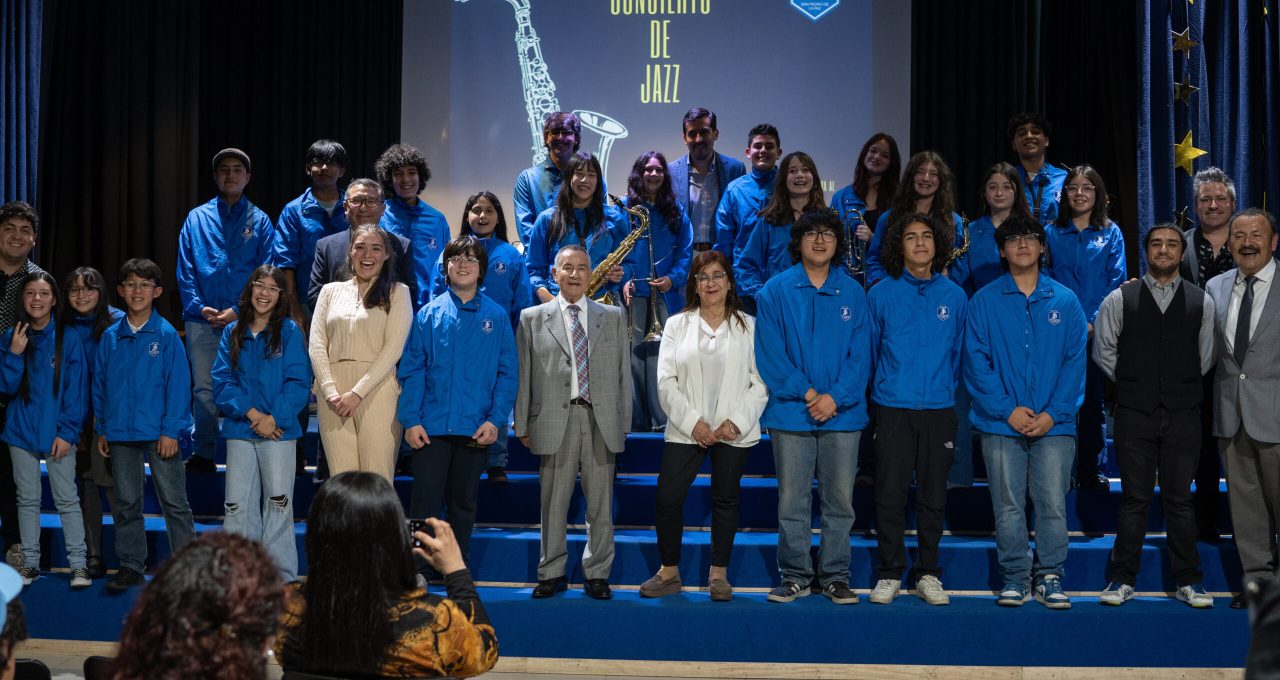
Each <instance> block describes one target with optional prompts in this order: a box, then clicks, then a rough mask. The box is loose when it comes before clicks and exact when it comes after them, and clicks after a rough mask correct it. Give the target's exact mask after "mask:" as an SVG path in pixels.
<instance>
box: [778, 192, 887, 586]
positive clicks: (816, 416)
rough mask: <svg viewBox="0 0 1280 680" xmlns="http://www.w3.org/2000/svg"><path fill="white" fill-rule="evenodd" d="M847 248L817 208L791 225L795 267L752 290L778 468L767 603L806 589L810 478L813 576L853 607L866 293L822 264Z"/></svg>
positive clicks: (866, 360) (866, 365)
mask: <svg viewBox="0 0 1280 680" xmlns="http://www.w3.org/2000/svg"><path fill="white" fill-rule="evenodd" d="M847 247H848V244H847V243H846V242H845V236H844V230H843V229H842V228H841V225H840V222H839V219H838V218H837V217H836V214H835V213H834V212H832V211H830V210H828V209H827V208H826V207H825V206H824V207H823V208H822V209H821V210H813V211H810V212H806V213H804V214H803V215H801V216H800V219H799V220H797V221H796V224H795V226H794V227H792V228H791V245H790V246H789V248H790V251H791V259H792V261H794V262H795V263H796V264H795V265H793V266H792V267H791V268H790V269H787V270H785V271H783V272H781V273H780V274H778V275H777V276H775V277H773V278H771V279H769V282H768V283H766V284H765V285H764V288H762V289H761V290H760V295H759V296H758V297H757V301H758V304H759V311H760V314H759V316H758V317H757V320H756V364H757V366H758V367H759V369H760V376H761V377H762V378H764V382H765V385H767V386H768V388H769V403H768V404H767V405H766V406H765V409H764V415H763V417H762V418H761V421H760V422H761V424H763V425H765V426H766V427H768V428H769V435H770V436H771V437H772V438H773V460H774V465H775V467H776V468H777V474H778V570H779V571H780V572H781V574H782V583H781V585H779V586H778V587H777V588H774V589H773V590H771V591H769V595H768V600H769V601H770V602H791V601H793V600H795V599H796V598H797V597H804V596H806V595H808V594H809V593H810V592H811V591H810V584H811V582H812V581H813V579H814V577H815V573H814V565H813V560H811V559H810V558H809V545H810V541H811V538H810V528H811V526H812V524H811V522H812V519H811V513H812V509H813V504H812V493H813V491H812V487H813V479H814V477H815V476H816V477H817V478H818V492H819V495H820V496H821V501H822V545H821V547H820V548H819V549H818V569H817V574H816V577H817V579H818V582H819V583H820V584H821V586H822V594H823V595H825V596H826V597H827V598H829V599H830V600H831V601H832V602H835V603H836V604H855V603H857V602H858V596H857V594H855V593H854V592H853V591H852V590H850V589H849V559H850V554H851V553H850V549H849V530H850V529H852V528H853V477H854V472H855V471H856V469H857V464H858V440H859V438H860V435H861V431H862V429H863V428H865V427H866V426H867V404H866V392H867V377H868V374H869V373H870V368H871V359H870V343H869V342H868V338H869V337H870V333H869V325H870V322H869V321H868V319H867V297H866V293H864V292H863V291H862V286H861V285H859V284H858V282H856V281H854V280H853V279H852V278H850V276H849V275H848V273H846V272H845V269H844V268H843V267H832V266H831V262H832V261H833V260H835V259H837V258H838V257H840V256H841V254H842V253H843V252H844V249H845V248H847Z"/></svg>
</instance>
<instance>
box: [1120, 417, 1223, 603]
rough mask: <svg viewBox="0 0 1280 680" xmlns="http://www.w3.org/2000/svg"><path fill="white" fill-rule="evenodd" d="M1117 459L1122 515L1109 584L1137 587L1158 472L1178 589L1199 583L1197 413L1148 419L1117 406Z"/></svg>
mask: <svg viewBox="0 0 1280 680" xmlns="http://www.w3.org/2000/svg"><path fill="white" fill-rule="evenodd" d="M1116 458H1117V462H1118V463H1119V464H1120V485H1121V489H1122V493H1121V498H1120V516H1119V519H1118V520H1117V522H1116V542H1115V545H1114V547H1112V549H1111V561H1112V564H1113V565H1114V573H1113V575H1112V578H1111V580H1112V581H1117V582H1119V583H1125V584H1128V585H1134V584H1135V583H1136V581H1137V577H1138V566H1139V563H1140V561H1141V557H1142V541H1143V539H1144V538H1145V537H1146V533H1147V508H1148V506H1149V505H1150V504H1151V497H1152V496H1153V495H1155V485H1156V471H1157V470H1159V471H1160V498H1161V501H1162V503H1163V504H1164V522H1165V531H1166V532H1167V533H1168V545H1169V555H1170V558H1171V559H1172V561H1173V577H1174V579H1175V580H1176V581H1177V584H1178V586H1179V587H1181V586H1186V585H1191V584H1193V583H1199V582H1200V581H1201V580H1202V578H1203V575H1202V574H1201V572H1200V554H1199V553H1198V552H1196V515H1195V509H1194V508H1193V507H1192V505H1191V479H1192V478H1193V477H1194V476H1195V473H1196V467H1197V466H1198V464H1199V459H1200V413H1199V409H1188V410H1184V411H1172V412H1170V411H1168V410H1166V409H1165V408H1164V407H1159V408H1157V409H1156V411H1155V413H1152V414H1150V415H1148V414H1145V413H1142V412H1141V411H1138V410H1135V409H1132V408H1125V407H1121V406H1118V407H1116Z"/></svg>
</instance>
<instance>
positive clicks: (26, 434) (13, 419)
mask: <svg viewBox="0 0 1280 680" xmlns="http://www.w3.org/2000/svg"><path fill="white" fill-rule="evenodd" d="M56 327H57V323H56V322H54V321H52V320H51V321H50V322H49V325H48V326H45V328H44V330H39V331H37V330H28V331H27V351H28V352H31V351H34V352H35V354H34V355H33V356H32V357H31V376H30V379H29V380H28V381H27V398H26V399H23V398H22V397H18V396H14V397H13V398H12V399H10V401H9V410H8V411H7V414H6V416H5V423H4V436H3V437H0V439H3V440H4V442H5V443H6V444H9V445H10V446H17V447H19V448H23V449H26V450H28V451H30V452H32V453H34V454H36V455H40V456H43V455H44V454H47V453H49V451H50V450H51V449H52V448H53V439H54V437H61V438H62V440H63V441H65V442H67V443H69V444H71V445H72V446H75V444H76V442H77V441H79V440H80V431H81V428H82V427H83V426H84V415H85V410H86V409H87V408H88V402H89V394H88V387H89V385H88V383H87V382H85V368H86V366H85V359H84V348H83V347H82V346H81V344H80V335H79V334H78V333H75V332H70V333H66V334H65V335H64V336H63V338H62V371H61V373H60V375H59V376H58V379H59V382H60V383H61V384H60V385H59V386H58V393H57V394H56V395H55V394H54V393H53V369H54V349H55V347H54V346H55V344H56V339H57V329H56ZM12 341H13V329H12V328H11V329H9V330H7V331H5V332H4V335H3V336H0V355H2V356H0V393H4V394H8V395H15V394H16V393H17V391H18V387H19V386H20V385H21V384H22V374H23V373H25V372H26V370H27V364H26V361H25V359H24V358H23V355H21V354H14V353H13V352H11V351H9V343H10V342H12ZM73 455H74V452H73Z"/></svg>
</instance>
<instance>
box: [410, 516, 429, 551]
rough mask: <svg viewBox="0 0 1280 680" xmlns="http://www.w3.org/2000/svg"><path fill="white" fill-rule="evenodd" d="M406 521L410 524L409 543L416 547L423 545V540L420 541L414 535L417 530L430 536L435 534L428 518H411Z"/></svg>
mask: <svg viewBox="0 0 1280 680" xmlns="http://www.w3.org/2000/svg"><path fill="white" fill-rule="evenodd" d="M405 523H406V524H408V525H409V545H410V546H412V547H414V548H421V547H422V541H419V540H418V539H417V537H415V536H414V535H413V534H414V532H415V531H421V532H422V533H424V534H426V535H428V536H432V535H434V534H432V533H431V527H429V526H427V522H426V520H421V519H410V520H405Z"/></svg>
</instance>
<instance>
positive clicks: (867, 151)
mask: <svg viewBox="0 0 1280 680" xmlns="http://www.w3.org/2000/svg"><path fill="white" fill-rule="evenodd" d="M901 174H902V156H901V154H899V153H898V142H897V140H895V139H894V138H893V137H891V136H890V135H888V134H885V133H883V132H877V133H876V134H874V135H871V137H870V138H869V139H867V141H866V143H865V144H863V145H862V151H861V152H860V153H859V154H858V163H857V165H856V166H855V167H854V170H853V183H852V184H849V185H848V186H845V187H844V188H842V189H840V190H839V191H837V192H836V193H835V195H834V196H832V197H831V209H832V210H834V211H836V212H837V213H838V214H839V215H840V224H842V225H844V228H845V229H846V231H847V233H846V234H845V239H847V240H848V241H849V249H850V250H851V251H853V252H854V253H855V255H854V257H853V258H851V259H852V262H853V266H854V269H855V270H856V274H857V275H856V276H854V274H855V272H850V276H854V278H855V279H857V280H858V282H859V283H861V282H862V281H863V279H864V277H863V272H864V271H865V270H864V267H865V266H866V262H865V259H866V255H867V247H868V245H869V243H868V242H869V241H871V230H872V228H874V227H875V225H876V221H877V220H879V219H880V214H881V213H883V212H884V211H885V210H887V209H888V208H889V206H890V205H892V204H893V197H894V195H895V194H896V193H897V191H898V178H899V176H900V175H901Z"/></svg>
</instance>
